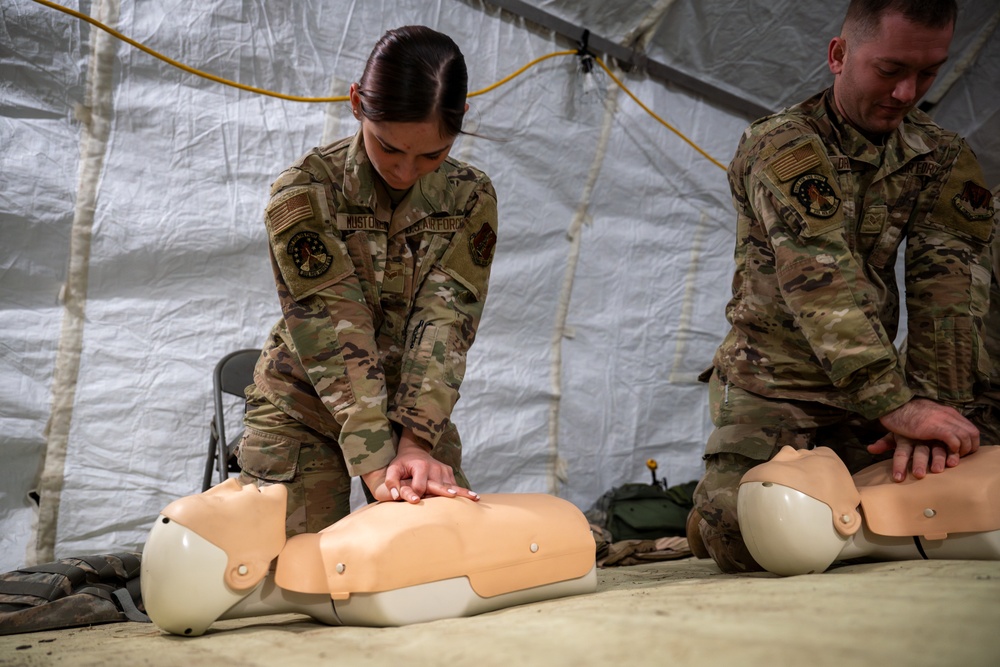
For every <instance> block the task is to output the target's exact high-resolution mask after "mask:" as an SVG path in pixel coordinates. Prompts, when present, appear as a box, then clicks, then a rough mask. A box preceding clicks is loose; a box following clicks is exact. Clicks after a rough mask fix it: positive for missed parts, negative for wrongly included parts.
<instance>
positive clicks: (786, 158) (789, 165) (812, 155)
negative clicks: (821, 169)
mask: <svg viewBox="0 0 1000 667" xmlns="http://www.w3.org/2000/svg"><path fill="white" fill-rule="evenodd" d="M818 164H820V159H819V155H817V154H816V149H815V148H813V145H812V144H804V145H802V146H799V147H798V148H796V149H794V150H791V151H788V152H787V153H783V154H782V155H781V157H779V158H777V159H776V160H775V161H774V162H772V163H771V168H772V169H773V170H774V175H775V176H777V177H778V178H779V179H781V181H782V182H785V181H787V180H789V179H791V178H795V177H796V176H798V175H799V174H801V173H803V172H804V171H806V170H807V169H812V168H813V167H815V166H816V165H818Z"/></svg>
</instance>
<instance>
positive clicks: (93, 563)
mask: <svg viewBox="0 0 1000 667" xmlns="http://www.w3.org/2000/svg"><path fill="white" fill-rule="evenodd" d="M75 558H76V559H77V560H82V561H83V562H84V563H86V564H87V565H89V566H90V567H92V568H94V571H95V572H96V573H97V576H98V578H100V579H102V580H108V579H112V580H113V579H116V578H118V576H119V575H118V573H117V572H115V568H114V566H113V565H112V564H111V563H109V562H108V559H107V558H105V557H104V556H75Z"/></svg>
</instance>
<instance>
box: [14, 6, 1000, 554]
mask: <svg viewBox="0 0 1000 667" xmlns="http://www.w3.org/2000/svg"><path fill="white" fill-rule="evenodd" d="M63 4H64V6H65V7H66V8H68V9H71V10H74V11H78V12H81V13H83V14H85V15H88V16H91V17H93V18H94V19H96V20H98V21H100V22H103V23H105V24H106V25H108V26H109V27H112V28H114V29H116V30H118V31H120V32H121V33H122V34H123V35H125V36H127V37H129V38H131V39H133V40H135V41H137V42H141V43H142V44H144V45H146V46H147V47H149V48H150V49H153V50H155V51H157V52H158V53H160V54H162V55H164V56H166V57H168V58H171V59H174V60H176V61H178V62H180V63H183V64H184V65H187V66H189V67H192V68H195V69H198V70H202V71H204V72H207V73H209V74H211V75H213V76H215V77H218V78H221V79H226V80H229V81H234V82H238V83H239V84H243V85H245V86H248V87H253V88H256V89H261V90H267V91H275V92H278V93H282V94H285V95H288V96H295V97H311V98H327V99H330V98H342V97H343V96H344V95H345V94H346V93H347V91H348V88H349V86H350V83H351V82H352V81H356V80H357V79H358V78H359V77H360V74H361V72H362V70H363V67H364V64H365V61H366V59H367V57H368V54H369V53H370V51H371V48H372V46H373V44H374V43H375V41H376V40H377V39H378V38H379V36H381V34H382V33H383V32H384V31H385V30H387V29H389V28H393V27H398V26H400V25H406V24H424V25H429V26H431V27H433V28H435V29H438V30H441V31H443V32H446V33H448V34H449V35H451V36H452V37H453V38H454V39H455V41H456V42H457V43H458V45H459V46H460V47H461V49H462V50H463V52H464V54H465V56H466V62H467V65H468V70H469V89H470V90H471V91H479V90H483V89H486V88H487V87H489V86H491V85H492V84H494V83H496V82H498V81H500V80H502V79H503V78H504V77H507V76H508V75H510V74H511V73H513V72H516V71H518V70H519V69H520V68H523V67H524V66H525V65H527V64H529V63H532V62H533V61H535V60H536V59H541V60H540V61H539V62H537V63H536V64H534V65H532V66H531V67H529V68H527V69H525V70H524V71H523V72H521V73H520V74H519V75H518V76H516V77H514V78H512V79H510V80H509V81H506V82H505V83H504V84H503V85H500V86H497V87H495V88H493V89H490V90H488V91H487V92H484V93H483V94H481V95H476V96H474V97H471V98H470V100H469V103H470V112H469V113H468V114H467V117H466V129H467V130H468V131H469V133H468V134H465V135H463V136H460V137H459V138H458V140H457V141H456V143H455V145H454V148H453V155H454V156H455V157H457V158H458V159H461V160H463V161H466V162H469V163H471V164H473V165H475V166H476V167H478V168H480V169H482V170H483V171H485V172H486V173H487V174H489V175H490V177H491V179H492V180H493V182H494V185H495V187H496V190H497V193H498V198H499V235H498V241H497V246H496V250H495V259H494V262H493V268H492V278H491V284H490V290H489V297H488V301H487V304H486V308H485V313H484V316H483V320H482V322H481V325H480V328H479V332H478V336H477V340H476V343H475V345H474V346H473V347H472V349H471V350H470V352H469V355H468V363H467V368H466V375H465V380H464V382H463V385H462V388H461V399H460V400H459V401H458V404H457V406H456V408H455V411H454V413H453V419H454V422H455V423H456V425H457V426H458V428H459V430H460V431H461V433H462V439H463V442H465V443H466V449H465V452H464V463H463V465H464V468H465V471H466V473H467V474H468V476H469V478H470V480H471V482H472V485H473V487H474V489H475V490H477V491H479V492H482V493H491V492H506V493H521V492H546V493H554V494H558V495H559V496H561V497H563V498H566V499H567V500H569V501H571V502H573V503H574V504H576V505H577V506H579V507H581V508H587V507H590V506H591V505H592V504H593V502H594V501H595V500H596V499H597V498H598V497H599V496H600V495H601V494H602V493H604V492H605V491H606V490H607V489H609V488H613V487H615V486H618V485H621V484H623V483H626V482H635V481H644V480H646V479H648V470H647V469H646V467H645V462H646V460H647V459H655V460H656V461H657V462H658V464H659V468H658V475H659V476H660V477H661V478H663V477H665V478H667V479H668V480H669V482H670V483H671V484H678V483H683V482H685V481H689V480H693V479H697V478H698V477H700V475H701V471H702V462H701V453H702V451H703V448H704V443H705V440H706V439H707V436H708V433H709V432H710V430H711V422H710V420H709V417H708V403H707V400H708V399H707V390H706V387H705V385H703V384H701V383H699V382H698V381H697V380H696V377H697V375H698V374H699V373H700V372H701V371H703V370H704V369H705V368H706V367H708V366H709V365H710V364H711V360H712V356H713V353H714V351H715V348H716V347H717V346H718V344H719V342H720V341H721V340H722V337H723V336H724V334H725V332H726V330H727V323H726V320H725V315H724V311H725V305H726V303H727V301H728V299H729V296H730V285H731V276H732V270H733V267H732V261H733V258H732V251H733V244H734V241H735V233H736V232H735V214H734V212H733V209H732V202H731V198H730V194H729V188H728V184H727V181H726V174H725V173H724V171H723V169H721V168H720V167H721V166H724V165H726V164H727V163H728V162H729V160H730V159H731V156H732V155H733V154H734V151H735V149H736V145H737V142H738V140H739V137H740V135H741V133H742V132H743V130H744V129H745V128H746V126H747V124H748V122H749V121H750V120H752V119H753V117H755V116H752V115H748V113H747V110H748V109H756V110H759V111H760V112H761V113H765V112H768V111H770V110H776V109H780V108H782V107H784V106H787V105H789V104H793V103H795V102H798V101H800V100H801V99H803V98H805V97H806V96H808V95H810V94H812V93H814V92H816V91H818V90H820V89H822V88H824V87H826V86H827V85H829V83H830V74H829V72H828V71H827V68H826V64H825V53H826V45H827V43H828V40H829V38H830V36H832V35H833V34H836V32H837V31H839V28H840V25H839V22H840V19H841V17H840V12H841V11H842V10H841V9H840V8H837V7H832V6H831V5H830V3H827V2H824V1H823V0H614V1H613V2H608V1H606V0H604V1H598V0H542V1H540V2H533V3H526V2H518V1H514V0H496V1H495V2H490V1H488V0H435V1H434V2H430V3H427V2H411V1H409V0H383V1H382V2H378V3H371V2H358V1H350V2H338V3H330V2H326V1H324V0H300V1H298V2H294V3H279V2H255V1H252V0H244V1H242V2H233V1H232V0H203V1H202V2H198V3H191V2H185V1H184V0H162V1H161V2H155V3H150V2H135V0H96V1H89V2H81V1H79V0H63ZM960 6H961V10H960V14H959V21H958V24H957V26H956V34H955V39H954V41H953V45H952V56H951V59H950V60H949V62H948V63H947V64H946V66H945V68H943V69H942V72H941V75H940V77H939V80H938V82H937V84H936V86H935V87H934V88H932V90H931V93H930V96H929V98H928V99H929V100H930V101H931V102H932V104H931V108H930V113H931V114H932V116H933V117H934V118H935V120H937V121H938V122H939V123H940V124H942V125H943V126H945V127H947V128H949V129H952V130H955V131H956V132H959V133H960V134H962V135H964V136H966V137H967V138H968V139H969V142H970V145H971V146H972V147H973V149H974V150H975V151H976V153H977V155H978V157H979V159H980V161H981V163H982V165H983V167H984V171H985V173H986V176H987V180H988V183H989V185H990V187H991V188H997V187H998V186H1000V40H997V39H996V38H995V37H996V30H997V28H996V26H997V23H998V22H1000V14H998V12H997V9H996V6H995V3H982V2H971V1H969V0H966V1H964V2H960ZM526 8H527V9H531V10H532V11H531V12H530V13H529V12H528V11H527V9H526ZM519 11H523V12H524V13H523V14H519V13H518V12H519ZM532 17H534V18H532ZM547 23H551V24H552V26H556V27H552V26H547V25H546V24H547ZM584 31H588V34H589V35H590V36H591V37H590V41H589V46H590V49H591V50H592V51H593V55H594V56H595V57H597V58H600V59H601V61H602V62H603V63H604V64H605V65H607V67H608V70H607V71H606V70H604V69H603V68H601V67H599V66H595V67H593V68H592V69H591V71H590V73H585V72H583V71H582V70H581V58H580V56H579V55H578V54H577V53H576V51H577V49H579V47H580V44H579V41H578V40H579V38H580V36H581V35H582V34H583V32H584ZM601 44H604V45H606V49H607V52H604V51H601V50H600V49H599V48H598V46H596V45H601ZM612 50H613V51H614V53H610V51H612ZM559 52H562V53H561V54H560V55H558V57H557V56H552V57H547V56H550V55H551V54H554V53H559ZM615 54H618V55H615ZM0 71H2V72H3V77H2V85H0V137H2V139H3V150H2V151H0V173H2V175H3V181H4V187H3V189H2V193H0V225H2V227H0V229H2V242H0V311H2V317H0V350H2V353H0V378H2V380H3V382H0V433H2V434H3V435H2V436H0V445H2V447H3V449H2V451H3V456H4V464H3V466H0V571H9V570H13V569H16V568H18V567H21V566H23V565H30V564H33V563H38V562H47V561H52V560H55V559H58V558H63V557H68V556H73V555H78V554H82V553H110V552H114V551H125V550H136V549H138V548H141V546H142V545H143V543H144V541H145V539H146V536H147V534H148V531H149V528H150V526H151V524H152V522H153V521H154V520H155V518H156V516H157V515H158V513H159V511H160V510H161V509H162V508H163V507H165V506H166V505H167V504H168V503H169V502H171V501H172V500H174V499H176V498H178V497H180V496H184V495H188V494H191V493H195V492H197V491H198V490H199V489H200V486H201V480H202V474H203V470H204V458H205V455H206V452H205V450H206V444H207V440H208V428H209V423H210V420H211V415H212V400H211V388H212V380H211V370H212V368H213V367H214V365H215V363H216V362H217V361H218V360H219V359H220V358H222V357H223V356H224V355H225V354H227V353H228V352H231V351H233V350H237V349H242V348H256V347H260V346H261V344H262V343H263V342H264V338H265V336H266V334H267V332H268V331H269V329H270V327H271V326H272V325H273V323H274V322H275V321H276V319H277V318H278V317H279V316H280V310H279V304H278V299H277V296H276V294H275V288H274V278H273V275H272V270H271V266H270V261H269V258H268V246H267V239H266V230H265V228H264V225H263V207H264V204H265V201H266V198H267V193H268V189H269V187H270V184H271V182H272V181H273V179H274V178H275V177H276V176H277V175H278V174H279V173H280V172H281V171H282V170H283V169H285V168H286V167H287V166H288V165H289V164H291V163H292V162H294V161H295V160H296V159H298V158H299V157H300V156H302V155H303V154H305V153H306V152H307V151H309V150H311V149H312V148H313V147H316V146H322V145H325V144H327V143H330V142H332V141H335V140H337V139H340V138H342V137H345V136H350V135H352V134H354V132H355V131H356V130H357V121H356V120H355V119H354V118H353V116H352V115H351V113H350V108H349V105H347V104H345V103H343V102H322V103H320V102H316V103H308V102H301V101H294V100H290V99H280V98H278V97H273V96H269V95H261V94H258V93H255V92H253V91H251V90H248V89H246V88H238V87H232V86H228V85H224V84H222V83H219V82H217V81H212V80H208V79H205V78H203V77H201V76H197V75H194V74H192V73H190V72H187V71H182V70H181V69H177V68H175V67H173V66H171V65H169V64H168V63H166V62H164V61H163V60H160V59H158V58H156V57H153V56H152V55H150V54H149V53H147V52H145V51H142V50H140V49H138V48H135V47H134V46H131V45H129V44H127V43H124V42H122V41H119V40H118V39H115V38H114V37H112V36H111V35H109V34H108V33H106V32H105V31H104V30H101V29H99V28H98V27H96V26H93V25H91V24H90V23H87V22H86V21H83V20H80V19H78V18H75V17H73V16H70V15H68V14H66V13H64V12H61V11H58V10H56V9H53V8H51V7H47V6H45V5H43V4H41V3H39V2H36V1H34V0H5V1H4V2H3V4H2V7H0ZM609 72H610V73H613V74H614V76H615V77H616V78H618V79H619V80H620V81H621V83H622V84H623V85H624V86H626V87H627V89H628V93H630V94H628V93H626V91H625V90H623V89H622V88H619V87H618V86H617V85H616V83H615V81H614V80H613V79H612V77H611V75H610V74H609ZM671 77H673V78H671ZM632 96H634V97H632ZM643 106H645V107H646V108H647V109H648V111H647V110H646V109H644V108H643ZM650 112H652V113H655V115H656V116H657V117H659V118H660V119H662V120H663V121H664V122H665V123H666V124H668V125H669V126H672V127H673V128H675V129H676V130H677V133H674V132H673V131H671V129H670V128H669V127H667V126H666V125H664V124H661V123H660V122H658V120H657V118H654V117H653V116H652V115H651V113H650ZM699 151H703V152H704V153H703V154H702V153H700V152H699ZM706 156H708V157H706ZM708 158H711V159H708ZM713 161H714V162H713ZM60 294H61V295H62V296H60ZM228 409H231V410H232V414H233V416H234V417H238V414H239V410H240V409H241V407H240V405H239V404H238V401H234V403H233V404H232V405H231V406H229V407H228ZM355 492H356V493H355V504H358V503H360V502H362V501H361V500H360V498H361V493H360V490H359V489H358V488H356V489H355Z"/></svg>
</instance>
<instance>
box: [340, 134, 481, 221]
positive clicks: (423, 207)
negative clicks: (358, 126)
mask: <svg viewBox="0 0 1000 667" xmlns="http://www.w3.org/2000/svg"><path fill="white" fill-rule="evenodd" d="M453 169H454V163H453V162H452V161H451V159H447V160H445V161H444V162H442V163H441V166H440V167H438V168H437V170H436V171H433V172H431V173H429V174H427V175H426V176H423V177H422V178H420V180H418V181H417V182H416V183H414V184H413V187H412V188H410V190H409V192H407V193H406V195H405V196H404V197H403V199H402V200H401V201H400V202H399V204H398V205H397V206H396V207H395V209H393V207H392V203H391V201H390V200H389V195H388V193H387V192H386V189H385V187H384V185H382V184H381V179H380V178H379V176H378V174H377V173H376V172H375V167H374V166H373V165H372V163H371V160H370V159H369V158H368V153H366V152H365V143H364V137H363V135H362V133H361V130H358V132H357V134H355V135H354V139H353V140H352V141H351V145H350V147H349V148H348V150H347V160H346V162H345V168H344V194H345V195H346V196H347V197H348V198H349V199H350V200H352V201H354V202H355V203H357V204H360V205H362V206H367V207H368V208H370V209H372V210H373V211H375V213H376V215H377V216H379V217H382V216H383V215H384V216H385V218H384V219H389V218H391V222H392V225H391V227H390V234H392V233H395V232H397V231H400V230H402V229H405V228H407V227H409V226H410V225H414V224H416V223H418V222H420V221H421V220H423V219H424V218H426V217H428V216H430V215H431V214H432V213H435V212H438V211H443V212H449V213H452V214H458V213H461V211H453V208H454V206H455V194H454V192H453V188H450V187H449V182H448V171H451V170H453Z"/></svg>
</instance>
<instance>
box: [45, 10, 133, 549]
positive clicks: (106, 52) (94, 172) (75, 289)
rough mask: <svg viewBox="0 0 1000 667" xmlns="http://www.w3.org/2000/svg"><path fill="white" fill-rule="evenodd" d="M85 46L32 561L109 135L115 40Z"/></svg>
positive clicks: (73, 379) (65, 404)
mask: <svg viewBox="0 0 1000 667" xmlns="http://www.w3.org/2000/svg"><path fill="white" fill-rule="evenodd" d="M94 10H96V13H97V14H98V15H99V16H101V20H102V21H104V22H106V23H117V21H118V18H119V13H120V4H119V0H98V2H97V3H96V5H95V7H94ZM90 44H91V59H90V62H89V64H88V86H87V89H86V93H85V95H86V97H85V99H84V107H83V108H82V109H80V110H78V114H77V116H78V118H79V119H80V120H81V121H82V129H81V133H80V168H79V172H78V173H79V181H78V185H77V198H76V206H75V207H74V211H73V223H72V225H73V226H72V228H71V230H70V258H69V268H68V270H67V276H66V284H65V286H64V289H63V293H62V296H63V299H64V302H63V303H64V310H63V320H62V327H61V330H60V333H59V346H58V349H57V351H56V360H55V369H54V372H53V378H52V409H51V413H50V415H49V422H48V424H47V425H46V428H45V439H46V444H45V452H44V464H43V467H42V474H41V478H40V479H39V484H38V492H39V508H38V522H37V524H36V526H35V539H34V545H35V547H34V554H33V555H31V556H30V557H29V560H33V561H34V562H36V563H41V562H48V561H52V560H54V559H55V551H56V541H57V533H58V523H59V509H60V504H61V498H62V490H63V484H64V481H65V468H66V454H67V450H68V446H69V432H70V427H71V424H72V421H73V405H74V402H75V399H76V387H77V382H78V380H79V375H80V357H81V352H82V349H83V328H84V323H85V314H86V303H87V286H88V279H89V269H90V246H91V241H92V238H93V228H94V218H95V210H96V203H97V190H98V183H99V180H100V175H101V172H102V170H103V168H104V158H105V154H106V150H107V145H108V137H109V136H110V125H111V111H112V85H113V70H114V61H115V55H116V47H117V44H118V42H117V41H116V40H115V39H114V38H112V37H111V36H110V35H106V34H105V33H104V32H102V31H100V30H94V31H93V32H92V33H91V39H90Z"/></svg>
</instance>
